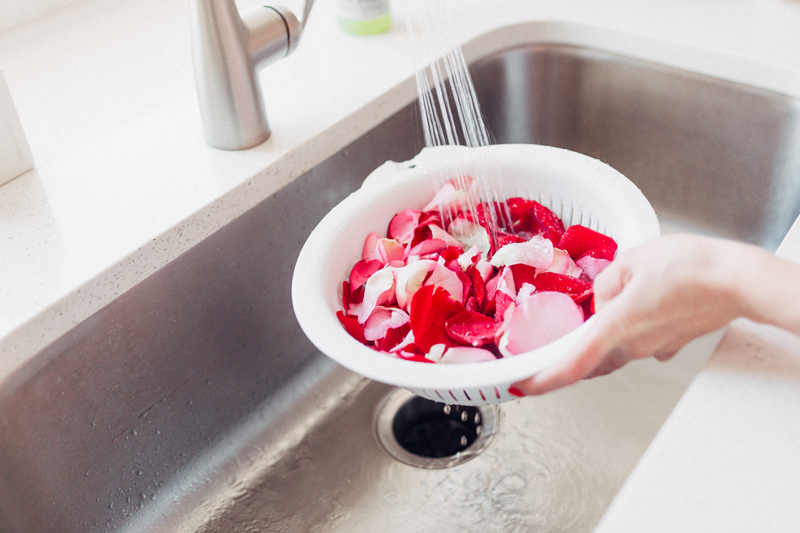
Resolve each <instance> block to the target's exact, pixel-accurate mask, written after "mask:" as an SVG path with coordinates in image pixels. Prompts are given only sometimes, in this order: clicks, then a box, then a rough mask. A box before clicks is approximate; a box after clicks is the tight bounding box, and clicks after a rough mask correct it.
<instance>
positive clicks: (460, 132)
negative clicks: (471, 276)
mask: <svg viewBox="0 0 800 533" xmlns="http://www.w3.org/2000/svg"><path fill="white" fill-rule="evenodd" d="M404 7H405V19H406V26H407V28H408V32H409V35H410V38H411V42H412V52H413V54H414V60H415V61H416V65H415V66H416V67H417V68H416V85H417V93H418V95H419V106H420V114H421V118H422V129H423V133H424V138H425V145H426V146H428V147H434V146H445V145H466V146H469V147H479V146H487V145H488V144H489V132H488V130H487V128H486V125H485V123H484V121H483V116H482V114H481V110H480V104H479V102H478V97H477V94H476V92H475V86H474V85H473V83H472V77H471V76H470V73H469V70H468V68H467V62H466V60H465V58H464V54H463V51H462V49H461V47H460V46H459V45H457V44H456V43H455V40H454V38H453V31H452V20H451V18H450V16H449V12H448V11H447V10H446V9H444V7H443V5H442V2H438V1H430V0H405V3H404ZM440 49H445V50H448V52H446V53H445V54H444V55H443V56H442V57H440V58H439V59H435V60H433V61H432V62H430V63H427V64H426V61H425V58H426V57H427V56H428V55H429V52H430V51H431V50H440ZM443 157H445V156H443ZM446 163H447V165H446V166H447V168H452V169H453V172H452V173H450V174H447V175H444V174H443V175H440V176H437V188H440V187H442V186H443V185H444V184H445V183H446V182H447V181H449V180H451V179H455V180H456V182H457V183H458V188H459V189H462V190H469V181H470V180H469V178H470V177H471V178H473V179H474V180H475V182H476V185H477V197H478V200H479V201H483V202H489V205H490V206H491V208H490V209H487V210H485V216H486V218H487V223H488V226H489V228H490V229H491V235H490V237H491V238H492V240H495V239H496V235H495V230H496V229H503V230H504V231H506V232H509V233H513V231H512V228H510V227H504V226H505V225H503V224H501V223H500V221H502V220H510V217H509V216H508V205H507V204H506V203H505V201H506V199H507V196H506V195H505V194H504V192H503V190H502V186H501V184H500V183H497V182H496V181H495V180H492V179H489V178H488V173H487V172H486V171H485V168H486V164H485V163H482V164H480V165H479V168H478V169H477V170H475V169H473V170H472V172H471V174H470V175H468V174H467V172H466V171H465V170H464V169H463V166H462V165H460V162H459V161H458V160H453V161H447V162H446ZM466 211H467V212H468V213H471V214H472V215H473V216H474V217H475V218H476V219H477V216H476V215H477V205H476V204H475V202H473V201H470V202H468V205H467V206H466ZM457 215H458V213H454V212H451V211H450V210H449V209H447V208H444V209H442V216H443V217H444V219H445V220H444V221H443V222H445V224H447V223H448V222H450V221H452V219H453V218H455V216H457Z"/></svg>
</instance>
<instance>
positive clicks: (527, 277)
mask: <svg viewBox="0 0 800 533" xmlns="http://www.w3.org/2000/svg"><path fill="white" fill-rule="evenodd" d="M508 268H510V269H511V273H512V274H513V276H514V286H515V287H522V284H523V283H531V284H533V278H535V277H536V269H535V268H534V267H532V266H530V265H523V264H517V265H511V266H510V267H508Z"/></svg>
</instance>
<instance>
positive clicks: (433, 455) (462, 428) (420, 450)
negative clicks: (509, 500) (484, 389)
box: [375, 389, 497, 468]
mask: <svg viewBox="0 0 800 533" xmlns="http://www.w3.org/2000/svg"><path fill="white" fill-rule="evenodd" d="M496 415H497V408H496V407H494V406H485V407H484V406H481V407H476V406H459V405H447V404H444V403H440V402H434V401H432V400H428V399H426V398H422V397H419V396H415V395H414V394H412V393H410V392H407V391H404V390H399V389H398V390H396V391H394V392H392V393H391V394H389V395H388V396H387V397H386V398H385V399H384V401H383V402H381V405H380V406H379V408H378V411H377V412H376V416H375V431H376V435H377V437H378V441H379V442H380V443H381V445H382V446H383V447H384V449H385V450H386V451H387V452H388V453H389V454H390V455H392V456H393V457H395V458H396V459H399V460H401V461H402V462H404V463H406V464H410V465H412V466H418V467H422V468H445V467H449V466H455V465H457V464H460V463H463V462H464V461H467V460H469V459H472V458H473V457H475V456H476V455H478V454H479V453H480V452H481V451H483V449H484V448H485V447H486V446H487V445H488V443H489V441H490V439H491V437H492V435H493V434H494V430H495V427H496V421H497V416H496Z"/></svg>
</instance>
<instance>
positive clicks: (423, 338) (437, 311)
mask: <svg viewBox="0 0 800 533" xmlns="http://www.w3.org/2000/svg"><path fill="white" fill-rule="evenodd" d="M464 310H465V309H464V306H463V305H462V304H461V302H458V301H456V300H454V299H453V298H451V297H450V295H449V294H448V292H447V291H446V290H444V289H442V288H441V287H436V286H434V285H425V286H424V287H422V288H421V289H420V290H418V291H417V292H416V293H415V294H414V297H413V298H412V299H411V306H410V308H409V315H410V317H411V320H410V323H411V331H412V332H413V333H414V343H415V344H416V345H417V347H418V348H419V349H420V350H422V351H423V352H425V353H427V352H428V351H429V350H430V349H431V346H433V345H434V344H445V345H446V346H451V345H452V344H453V341H452V340H451V339H450V337H449V336H448V335H447V331H446V330H445V323H446V322H447V319H449V318H450V317H452V316H453V315H456V314H458V313H460V312H461V311H464Z"/></svg>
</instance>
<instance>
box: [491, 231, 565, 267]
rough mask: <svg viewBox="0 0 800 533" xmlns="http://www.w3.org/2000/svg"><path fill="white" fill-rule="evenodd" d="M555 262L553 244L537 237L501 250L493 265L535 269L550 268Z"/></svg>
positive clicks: (494, 257) (514, 243) (492, 260)
mask: <svg viewBox="0 0 800 533" xmlns="http://www.w3.org/2000/svg"><path fill="white" fill-rule="evenodd" d="M552 262H553V243H552V242H550V241H549V240H547V239H545V238H544V237H541V236H537V237H534V238H533V239H531V240H530V241H527V242H513V243H509V244H506V245H505V246H503V247H502V248H499V249H498V250H497V252H495V254H494V256H492V259H491V263H492V265H494V266H496V267H501V266H509V265H528V266H532V267H534V268H541V269H544V268H548V267H549V266H550V265H551V264H552Z"/></svg>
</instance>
